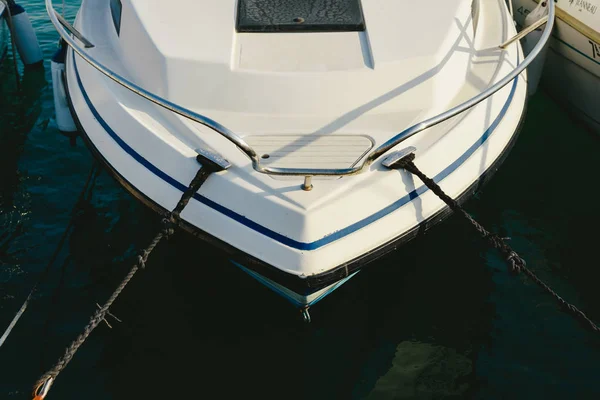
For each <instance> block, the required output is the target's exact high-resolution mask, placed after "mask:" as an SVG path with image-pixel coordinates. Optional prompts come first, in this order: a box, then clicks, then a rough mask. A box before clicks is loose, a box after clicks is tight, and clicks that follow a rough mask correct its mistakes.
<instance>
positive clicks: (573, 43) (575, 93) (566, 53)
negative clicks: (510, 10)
mask: <svg viewBox="0 0 600 400" xmlns="http://www.w3.org/2000/svg"><path fill="white" fill-rule="evenodd" d="M555 3H556V17H557V20H556V28H555V29H554V33H553V38H552V40H551V41H550V49H549V51H548V55H547V59H546V62H545V66H544V73H543V79H542V83H543V84H544V87H545V88H546V89H547V90H548V91H549V92H550V93H551V94H552V95H553V97H554V98H556V99H557V100H558V101H560V102H562V103H565V104H566V105H567V106H568V107H569V109H570V110H572V112H573V114H575V116H577V117H579V118H580V119H582V120H583V121H584V122H585V123H586V124H587V125H588V126H589V127H590V128H592V129H593V130H594V131H596V132H600V107H598V103H597V102H598V100H600V0H557V1H555ZM544 4H546V3H542V5H541V6H540V7H542V6H544ZM513 6H514V14H515V20H516V21H517V23H518V24H520V25H521V26H522V25H523V24H524V22H525V18H526V16H527V15H528V14H529V13H530V12H532V11H533V10H535V9H536V8H537V7H538V6H539V0H513Z"/></svg>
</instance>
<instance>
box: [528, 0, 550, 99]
mask: <svg viewBox="0 0 600 400" xmlns="http://www.w3.org/2000/svg"><path fill="white" fill-rule="evenodd" d="M547 5H548V4H547V3H546V2H545V1H540V3H539V4H538V5H537V7H536V8H535V9H534V10H532V11H531V12H530V13H529V14H528V15H527V17H525V21H524V23H523V25H524V26H523V28H527V27H529V26H531V25H533V24H534V23H535V22H537V21H539V20H540V19H542V18H544V17H545V16H546V15H548V7H547ZM544 27H545V25H544V26H542V27H540V28H538V29H536V30H535V31H533V32H531V33H530V34H529V35H527V36H525V37H524V38H523V39H521V45H522V46H523V51H524V52H525V56H527V55H528V54H529V53H530V52H531V50H533V48H534V47H535V45H536V44H537V43H538V42H539V40H540V38H541V37H542V32H543V29H544ZM549 43H550V41H548V42H547V43H546V45H545V46H544V48H543V49H542V51H541V52H540V54H539V55H538V56H537V58H536V59H535V60H534V61H533V62H532V63H531V64H529V67H527V88H528V92H529V96H532V95H533V94H535V92H536V91H537V88H538V85H539V83H540V79H541V77H542V70H543V69H544V64H545V62H546V53H547V52H548V45H549Z"/></svg>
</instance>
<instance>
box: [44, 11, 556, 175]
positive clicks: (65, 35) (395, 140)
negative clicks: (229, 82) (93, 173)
mask: <svg viewBox="0 0 600 400" xmlns="http://www.w3.org/2000/svg"><path fill="white" fill-rule="evenodd" d="M45 1H46V9H47V11H48V15H49V17H50V20H51V21H52V24H53V25H54V27H55V28H56V30H57V31H58V33H59V35H60V36H61V38H62V39H63V40H64V41H65V42H66V43H67V44H68V45H69V46H70V47H71V48H72V49H73V50H74V51H75V52H76V53H77V54H78V55H79V56H80V57H81V58H83V59H84V60H85V61H86V62H87V63H88V64H90V65H91V66H92V67H94V68H95V69H97V70H98V71H100V72H101V73H102V74H104V75H105V76H107V77H108V78H110V79H112V80H113V81H114V82H116V83H118V84H119V85H121V86H123V87H125V88H127V89H129V90H130V91H131V92H133V93H135V94H137V95H139V96H140V97H143V98H145V99H146V100H149V101H151V102H152V103H154V104H156V105H158V106H160V107H163V108H165V109H167V110H169V111H172V112H173V113H175V114H178V115H180V116H182V117H184V118H187V119H189V120H191V121H194V122H197V123H199V124H201V125H203V126H205V127H207V128H210V129H212V130H213V131H215V132H217V133H218V134H220V135H221V136H223V137H224V138H225V139H227V140H229V141H230V142H231V143H233V144H234V145H235V146H236V147H237V148H239V149H240V150H241V151H242V152H243V153H244V154H246V156H248V158H250V160H251V161H252V167H253V168H254V170H255V171H257V172H259V173H262V174H267V175H280V176H302V177H305V180H308V181H309V183H310V179H309V177H312V176H349V175H356V174H359V173H361V172H363V171H364V170H365V169H367V168H368V167H369V166H370V165H371V164H373V163H374V162H375V161H376V160H378V159H379V158H380V157H381V156H383V155H384V154H386V153H387V152H388V151H390V150H391V149H393V148H394V147H396V146H397V145H399V144H400V143H402V142H404V141H405V140H406V139H408V138H410V137H412V136H414V135H416V134H417V133H420V132H422V131H424V130H426V129H428V128H431V127H432V126H435V125H437V124H439V123H442V122H444V121H446V120H448V119H450V118H452V117H454V116H456V115H458V114H461V113H463V112H465V111H467V110H469V109H470V108H472V107H474V106H476V105H477V104H479V103H481V102H482V101H484V100H485V99H487V98H488V97H490V96H492V95H493V94H495V93H496V92H498V91H499V90H500V89H502V88H503V87H505V86H506V85H508V84H509V83H510V82H512V81H513V80H514V79H516V78H517V77H518V76H519V75H520V74H521V73H522V72H523V71H524V70H525V69H526V68H527V67H528V66H529V64H531V63H532V62H533V61H534V60H535V59H536V57H537V56H538V54H540V52H541V51H542V49H543V47H544V46H545V44H546V42H547V41H548V40H549V38H550V35H551V34H552V29H553V27H554V17H555V5H554V2H553V1H549V2H548V20H547V21H548V22H547V23H546V27H545V28H544V32H543V34H542V37H541V38H540V40H539V42H538V43H537V45H536V46H535V48H534V49H533V50H532V51H531V53H530V54H529V55H528V56H527V57H526V58H525V59H524V60H523V62H522V63H521V64H519V65H518V66H517V67H516V68H515V69H514V70H513V71H512V72H510V73H509V74H508V75H506V76H505V77H504V78H502V79H501V80H500V81H498V82H496V83H495V84H494V85H492V86H490V87H489V88H487V89H486V90H484V91H483V92H481V93H479V94H478V95H477V96H475V97H472V98H471V99H469V100H467V101H465V102H464V103H462V104H459V105H457V106H455V107H453V108H451V109H449V110H447V111H445V112H443V113H441V114H439V115H436V116H434V117H431V118H428V119H426V120H424V121H421V122H419V123H417V124H415V125H413V126H411V127H409V128H407V129H405V130H404V131H402V132H400V133H398V134H397V135H396V136H394V137H392V138H391V139H389V140H388V141H387V142H385V143H383V144H382V145H380V146H379V147H378V148H377V149H375V150H374V151H372V152H371V153H369V155H368V156H367V157H366V158H365V159H364V160H363V162H362V163H360V164H358V165H356V166H354V167H351V168H341V169H324V168H321V169H313V168H276V167H266V166H263V165H261V161H260V157H259V156H258V154H257V153H256V151H254V149H253V148H252V147H251V146H250V145H249V144H248V143H246V142H245V141H244V139H242V138H241V137H240V136H238V135H237V134H236V133H235V132H233V131H231V130H230V129H228V128H226V127H225V126H223V125H221V124H220V123H218V122H216V121H214V120H212V119H211V118H209V117H207V116H205V115H201V114H198V113H196V112H194V111H191V110H188V109H187V108H184V107H182V106H180V105H178V104H175V103H173V102H171V101H169V100H167V99H164V98H162V97H160V96H158V95H156V94H154V93H151V92H149V91H148V90H146V89H144V88H142V87H140V86H138V85H136V84H135V83H133V82H131V81H130V80H128V79H126V78H124V77H123V76H121V75H119V74H117V73H116V72H114V71H112V70H111V69H109V68H108V67H106V66H105V65H103V64H102V63H100V62H99V61H98V60H96V59H95V58H94V57H92V56H91V55H90V54H89V53H88V51H86V49H84V48H82V47H81V46H80V45H79V44H78V43H77V41H76V40H75V38H77V39H79V40H80V41H81V42H82V43H83V44H84V47H85V48H88V49H89V48H91V47H92V46H93V44H92V43H91V42H90V41H89V40H87V39H86V38H85V36H84V35H82V34H81V33H80V32H79V31H77V29H75V28H74V27H73V26H72V25H71V24H69V22H68V21H66V20H65V19H64V18H61V16H60V14H59V13H58V12H57V11H56V10H55V9H54V7H53V4H52V0H45ZM71 34H72V35H73V36H74V37H75V38H73V37H71ZM517 36H519V35H517ZM511 40H512V39H511ZM514 41H516V39H515V40H514ZM509 42H511V41H510V40H509ZM511 43H512V42H511ZM499 47H500V46H499Z"/></svg>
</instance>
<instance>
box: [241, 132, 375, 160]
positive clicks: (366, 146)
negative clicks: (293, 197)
mask: <svg viewBox="0 0 600 400" xmlns="http://www.w3.org/2000/svg"><path fill="white" fill-rule="evenodd" d="M244 140H245V141H246V142H247V143H248V144H249V145H250V146H252V147H253V148H254V149H255V150H256V152H257V153H258V155H259V156H261V157H262V160H261V163H262V164H263V165H265V166H269V167H280V168H350V167H352V166H353V165H355V164H356V163H357V162H358V161H359V160H360V159H361V158H362V157H363V156H364V155H365V154H366V153H367V152H368V151H369V150H371V148H372V147H373V142H372V141H371V139H369V138H368V137H366V136H360V135H352V136H349V135H305V136H296V135H257V136H246V137H244Z"/></svg>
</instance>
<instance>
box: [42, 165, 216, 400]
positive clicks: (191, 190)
mask: <svg viewBox="0 0 600 400" xmlns="http://www.w3.org/2000/svg"><path fill="white" fill-rule="evenodd" d="M199 161H200V162H201V163H202V168H201V169H200V170H199V171H198V172H197V173H196V176H195V177H194V179H193V180H192V182H191V183H190V185H189V186H188V188H187V190H186V191H185V192H184V193H183V195H182V196H181V199H180V200H179V202H178V203H177V206H176V207H175V209H174V210H173V211H172V212H171V213H169V215H168V216H167V217H166V218H165V219H163V229H162V230H161V231H160V232H159V233H158V234H157V235H156V236H155V237H154V239H152V241H151V242H150V244H149V245H148V247H146V248H145V249H144V250H142V251H141V252H140V254H139V255H138V257H137V260H136V263H135V264H134V265H133V266H132V267H131V269H130V270H129V273H128V274H127V275H126V276H125V278H124V279H123V281H122V282H121V284H120V285H119V286H118V287H117V289H116V290H115V291H114V292H113V294H112V295H111V296H110V298H109V299H108V300H107V301H106V303H105V304H104V305H103V306H102V307H100V308H99V309H98V310H97V311H96V312H95V313H94V314H93V315H92V317H91V319H90V322H89V323H88V324H87V326H86V327H85V328H84V330H83V332H82V333H81V334H80V335H79V336H78V337H77V338H76V339H75V340H74V341H73V342H72V343H71V345H70V346H69V347H68V348H67V349H66V350H65V353H64V355H63V356H62V357H61V358H60V359H59V360H58V362H57V363H56V364H55V365H54V366H53V367H52V368H51V369H50V370H48V371H47V372H46V373H45V374H44V375H42V377H41V378H40V379H39V380H38V382H37V383H36V385H35V388H34V391H33V396H34V400H43V399H44V398H45V397H46V395H47V394H48V392H49V391H50V387H51V386H52V384H53V383H54V381H55V380H56V378H57V377H58V375H59V374H60V373H61V372H62V371H63V370H64V369H65V368H66V367H67V365H68V364H69V362H70V361H71V360H72V359H73V357H74V356H75V354H76V353H77V350H79V348H80V347H81V345H83V343H84V342H85V341H86V339H87V338H88V337H89V335H90V334H91V333H92V332H93V331H94V329H96V327H97V326H98V325H100V323H101V322H102V321H104V320H105V318H106V316H107V315H109V314H110V307H111V306H112V305H113V303H114V302H115V301H116V300H117V298H118V297H119V295H120V294H121V292H123V290H124V289H125V287H126V286H127V284H128V283H129V282H130V281H131V279H132V278H133V277H134V276H135V274H136V272H137V271H138V270H139V269H140V268H142V269H143V268H145V267H146V262H147V261H148V257H150V254H151V253H152V251H153V250H154V249H155V248H156V246H158V245H159V244H160V242H161V241H162V240H163V239H165V238H168V237H169V236H171V235H173V234H174V233H175V228H176V227H177V225H178V223H179V221H180V214H181V212H182V211H183V210H184V208H185V207H186V206H187V205H188V204H189V202H190V200H191V199H192V197H193V196H194V194H195V193H196V192H197V191H198V190H199V189H200V187H201V186H202V185H203V184H204V182H206V180H207V179H208V177H209V176H210V175H211V174H212V173H213V172H217V171H220V170H221V169H222V168H221V167H219V166H218V165H216V164H214V163H212V162H211V161H210V160H208V159H205V158H203V157H200V156H199Z"/></svg>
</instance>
